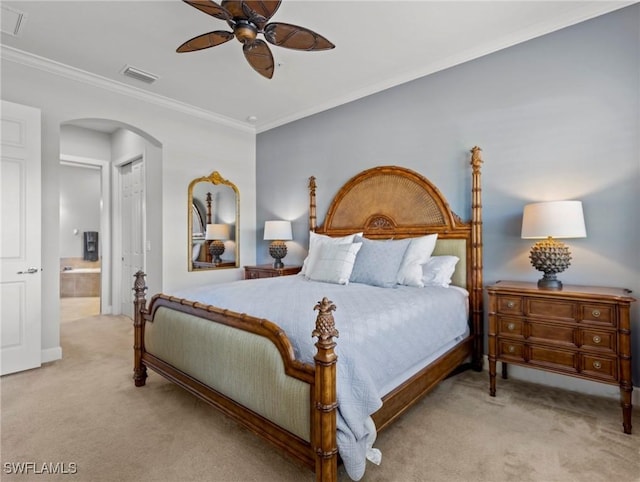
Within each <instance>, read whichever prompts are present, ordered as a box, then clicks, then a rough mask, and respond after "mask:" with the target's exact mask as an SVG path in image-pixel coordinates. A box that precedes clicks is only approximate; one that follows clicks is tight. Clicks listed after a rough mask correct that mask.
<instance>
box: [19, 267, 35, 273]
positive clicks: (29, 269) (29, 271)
mask: <svg viewBox="0 0 640 482" xmlns="http://www.w3.org/2000/svg"><path fill="white" fill-rule="evenodd" d="M38 271H40V270H39V269H38V268H28V269H27V270H26V271H18V274H34V273H37V272H38Z"/></svg>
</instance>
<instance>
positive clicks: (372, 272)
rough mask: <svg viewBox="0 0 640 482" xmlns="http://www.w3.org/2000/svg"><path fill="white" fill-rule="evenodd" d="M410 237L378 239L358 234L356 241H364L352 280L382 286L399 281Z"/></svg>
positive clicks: (393, 284) (390, 285) (354, 266)
mask: <svg viewBox="0 0 640 482" xmlns="http://www.w3.org/2000/svg"><path fill="white" fill-rule="evenodd" d="M410 241H411V240H410V239H399V240H388V241H387V240H385V241H377V240H372V239H366V238H362V237H360V236H356V237H355V238H354V240H353V242H354V243H362V248H360V251H359V252H358V256H356V262H355V264H354V265H353V271H352V272H351V278H350V281H351V282H353V283H364V284H368V285H372V286H380V287H382V288H392V287H393V286H395V285H396V284H397V283H398V270H399V269H400V265H401V264H402V259H403V258H404V253H405V251H406V250H407V247H408V246H409V243H410Z"/></svg>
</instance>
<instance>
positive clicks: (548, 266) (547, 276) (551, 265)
mask: <svg viewBox="0 0 640 482" xmlns="http://www.w3.org/2000/svg"><path fill="white" fill-rule="evenodd" d="M529 259H530V260H531V265H532V266H533V267H534V268H535V269H537V270H538V271H542V272H543V273H544V276H543V277H542V278H541V279H540V280H538V287H539V288H543V289H555V290H559V289H562V281H560V280H559V279H558V278H557V276H556V275H557V274H558V273H562V272H563V271H564V270H565V269H567V268H568V267H569V266H570V265H571V253H569V247H568V246H567V245H565V244H564V243H562V242H560V241H556V240H555V239H553V238H552V237H551V236H549V237H548V238H547V239H543V240H542V241H538V242H537V243H536V244H534V245H533V247H532V248H531V253H530V255H529Z"/></svg>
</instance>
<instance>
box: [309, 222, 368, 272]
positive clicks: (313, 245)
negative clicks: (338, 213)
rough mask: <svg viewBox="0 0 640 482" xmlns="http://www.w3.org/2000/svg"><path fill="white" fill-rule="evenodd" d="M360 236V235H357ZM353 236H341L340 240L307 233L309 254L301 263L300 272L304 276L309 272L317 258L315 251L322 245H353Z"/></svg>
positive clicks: (311, 232)
mask: <svg viewBox="0 0 640 482" xmlns="http://www.w3.org/2000/svg"><path fill="white" fill-rule="evenodd" d="M357 234H360V235H362V233H357ZM355 236H356V235H355V234H350V235H348V236H342V237H340V238H333V237H331V236H326V235H324V234H316V233H314V232H313V231H310V232H309V254H308V255H307V257H306V258H305V260H304V262H303V263H302V269H301V270H300V272H301V273H302V274H303V275H305V276H306V274H307V271H309V269H310V267H311V265H313V263H314V262H315V259H316V258H317V249H318V247H319V246H320V245H321V244H323V243H332V244H342V243H353V238H354V237H355Z"/></svg>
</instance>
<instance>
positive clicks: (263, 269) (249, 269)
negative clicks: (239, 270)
mask: <svg viewBox="0 0 640 482" xmlns="http://www.w3.org/2000/svg"><path fill="white" fill-rule="evenodd" d="M301 269H302V266H285V267H284V268H274V267H273V265H272V264H261V265H258V266H245V267H244V279H257V278H274V277H276V276H289V275H292V274H298V273H299V272H300V270H301Z"/></svg>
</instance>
